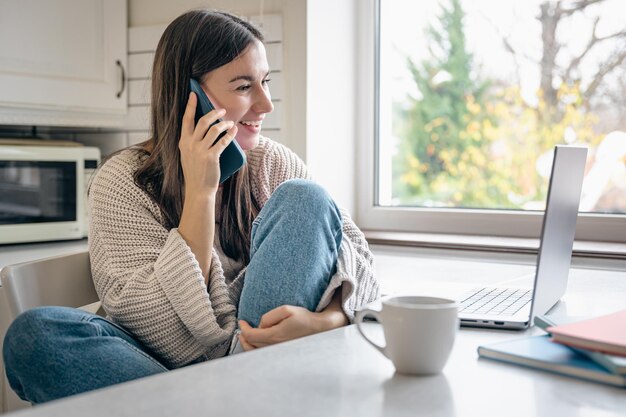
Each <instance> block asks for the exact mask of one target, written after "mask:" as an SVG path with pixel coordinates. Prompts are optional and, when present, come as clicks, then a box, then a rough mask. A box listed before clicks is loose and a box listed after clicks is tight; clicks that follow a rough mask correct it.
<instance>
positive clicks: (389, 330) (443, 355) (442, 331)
mask: <svg viewBox="0 0 626 417" xmlns="http://www.w3.org/2000/svg"><path fill="white" fill-rule="evenodd" d="M382 305H383V308H382V311H380V312H378V311H374V310H370V309H364V310H361V311H359V312H358V313H357V315H356V318H355V322H356V325H357V329H358V330H359V332H360V333H361V336H363V337H364V338H365V340H367V341H368V342H369V343H370V344H371V345H372V346H374V347H375V348H376V349H378V350H379V351H380V352H381V353H382V354H383V355H385V356H386V357H387V358H389V359H391V361H392V362H393V364H394V366H395V367H396V371H398V372H400V373H405V374H415V375H430V374H436V373H439V372H441V370H442V369H443V367H444V365H445V364H446V361H447V360H448V357H449V356H450V352H451V351H452V346H453V345H454V338H455V336H456V332H457V330H458V328H459V315H458V307H459V305H458V303H457V302H456V301H454V300H448V299H445V298H437V297H419V296H404V297H387V298H385V299H383V300H382ZM366 316H372V317H375V318H376V319H377V320H378V321H379V322H380V323H381V324H382V326H383V331H384V334H385V341H386V346H379V345H377V344H376V343H374V342H372V341H371V340H370V339H369V338H368V337H367V336H366V335H365V333H363V329H362V328H361V323H362V322H363V319H364V318H365V317H366Z"/></svg>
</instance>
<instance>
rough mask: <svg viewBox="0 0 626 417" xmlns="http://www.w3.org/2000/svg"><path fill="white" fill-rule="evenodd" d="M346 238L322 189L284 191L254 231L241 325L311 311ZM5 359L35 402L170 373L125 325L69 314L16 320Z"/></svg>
mask: <svg viewBox="0 0 626 417" xmlns="http://www.w3.org/2000/svg"><path fill="white" fill-rule="evenodd" d="M341 239H342V231H341V215H340V213H339V210H338V209H337V207H336V205H335V203H334V202H333V201H332V199H331V198H330V196H329V195H328V194H327V193H326V191H324V189H322V188H321V187H319V186H318V185H316V184H314V183H313V182H310V181H306V180H290V181H287V182H285V183H283V184H281V185H280V186H279V187H278V188H277V189H276V191H275V192H274V193H273V194H272V196H271V198H270V199H269V200H268V202H267V203H266V205H265V206H264V207H263V209H262V210H261V212H260V213H259V216H258V217H257V218H256V219H255V221H254V224H253V227H252V247H251V253H250V255H251V258H250V263H249V264H248V269H247V271H246V278H245V283H244V287H243V289H242V294H241V298H240V301H239V318H240V319H243V320H246V321H248V322H249V323H250V324H252V325H254V326H256V325H258V323H259V321H260V319H261V316H262V315H263V314H264V313H266V312H267V311H269V310H271V309H273V308H275V307H277V306H280V305H283V304H290V305H297V306H301V307H305V308H307V309H309V310H311V311H313V310H314V309H315V307H316V306H317V304H318V303H319V301H320V299H321V296H322V293H323V292H324V290H325V289H326V288H327V286H328V283H329V281H330V278H331V276H332V274H333V273H334V271H335V265H336V262H337V252H338V249H339V245H340V244H341ZM3 355H4V362H5V368H6V373H7V377H8V380H9V383H10V385H11V388H13V390H14V391H15V392H16V393H17V394H18V396H19V397H20V398H22V399H23V400H25V401H30V402H32V403H43V402H46V401H51V400H54V399H57V398H62V397H66V396H69V395H73V394H78V393H81V392H86V391H91V390H94V389H97V388H102V387H106V386H109V385H113V384H117V383H121V382H124V381H130V380H133V379H137V378H141V377H145V376H149V375H153V374H157V373H161V372H165V371H167V368H166V367H165V366H163V365H162V364H161V363H159V362H158V360H157V359H156V358H155V356H154V355H153V354H152V353H151V352H150V351H149V350H148V349H147V348H146V347H145V346H143V345H142V344H141V343H139V342H138V341H137V340H135V338H134V337H133V336H132V335H131V334H130V333H128V332H127V331H126V330H125V329H124V328H122V327H121V326H119V325H117V324H115V323H112V322H110V321H108V320H105V319H104V318H102V317H99V316H96V315H94V314H91V313H87V312H85V311H82V310H78V309H73V308H67V307H38V308H35V309H32V310H29V311H26V312H24V313H23V314H21V315H20V316H18V317H17V318H16V319H15V320H14V321H13V323H12V324H11V326H10V327H9V329H8V331H7V334H6V336H5V340H4V349H3Z"/></svg>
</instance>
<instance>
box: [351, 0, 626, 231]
mask: <svg viewBox="0 0 626 417" xmlns="http://www.w3.org/2000/svg"><path fill="white" fill-rule="evenodd" d="M381 1H382V0H362V1H359V2H357V5H356V7H357V13H358V16H359V25H358V28H357V30H358V32H359V33H358V36H357V43H358V44H357V51H359V53H358V54H357V59H358V65H357V68H358V73H357V74H356V83H357V92H358V96H357V99H356V111H357V113H356V115H357V119H356V125H357V126H356V129H357V134H358V138H359V140H358V142H357V143H358V148H357V157H358V160H359V163H358V164H357V190H358V194H357V201H356V204H357V210H356V215H357V221H358V223H359V225H360V227H361V228H362V229H363V230H365V231H367V230H384V231H390V232H411V233H443V234H455V235H480V236H485V235H486V236H498V237H513V238H538V237H539V235H540V232H541V223H542V219H543V212H541V211H540V212H537V211H526V212H525V211H515V210H500V209H462V208H410V207H381V206H377V205H376V204H375V202H376V201H377V200H378V198H377V195H376V193H377V191H376V189H375V188H376V187H375V183H376V178H377V177H378V162H377V160H376V159H377V153H378V152H377V151H378V140H379V126H378V113H379V108H380V103H379V88H378V86H379V78H378V76H379V57H380V42H379V34H380V3H381ZM360 121H371V122H370V123H361V122H360ZM576 240H584V241H603V242H626V216H625V215H615V214H599V213H580V214H579V216H578V222H577V225H576Z"/></svg>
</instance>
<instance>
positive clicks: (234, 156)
mask: <svg viewBox="0 0 626 417" xmlns="http://www.w3.org/2000/svg"><path fill="white" fill-rule="evenodd" d="M189 87H190V88H191V91H193V92H194V93H196V96H197V97H198V102H197V104H196V117H195V123H196V124H197V123H198V120H199V119H200V118H201V117H202V116H204V115H205V114H207V113H208V112H210V111H211V110H213V109H215V107H213V104H212V103H211V101H209V98H208V97H207V96H206V94H205V93H204V90H202V87H201V86H200V83H199V82H198V81H197V80H195V79H193V78H191V79H190V81H189ZM221 121H222V119H217V121H216V122H215V123H218V122H221ZM215 123H213V124H212V125H211V126H213V125H214V124H215ZM225 134H226V132H223V133H221V134H220V135H219V136H218V137H217V139H216V140H215V142H217V141H218V140H220V139H221V138H222V136H224V135H225ZM215 142H214V143H213V144H215ZM245 163H246V154H245V153H244V152H243V150H242V149H241V147H239V144H238V143H237V141H236V140H233V141H232V142H230V144H228V146H227V147H226V149H224V152H222V154H221V155H220V184H221V183H223V182H224V181H226V180H227V179H228V178H229V177H230V176H231V175H233V174H234V173H235V172H237V171H239V169H240V168H241V167H242V166H243V165H244V164H245Z"/></svg>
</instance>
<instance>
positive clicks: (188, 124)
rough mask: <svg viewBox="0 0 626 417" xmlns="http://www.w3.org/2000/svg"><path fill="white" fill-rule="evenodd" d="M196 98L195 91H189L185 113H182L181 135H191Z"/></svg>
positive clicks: (193, 127)
mask: <svg viewBox="0 0 626 417" xmlns="http://www.w3.org/2000/svg"><path fill="white" fill-rule="evenodd" d="M197 102H198V98H197V97H196V94H195V93H189V100H187V107H185V113H184V114H183V126H182V136H183V137H191V136H193V131H194V129H195V126H194V119H195V116H196V105H197Z"/></svg>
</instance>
